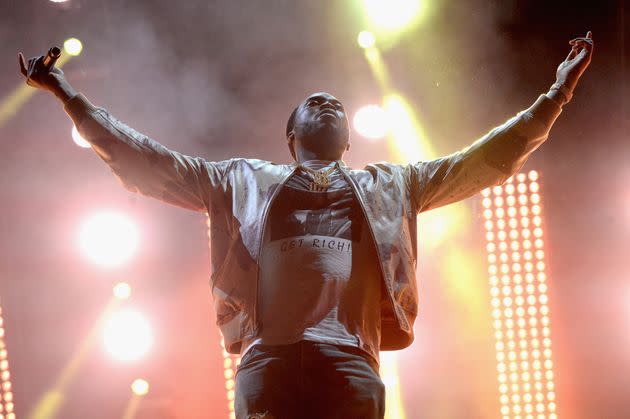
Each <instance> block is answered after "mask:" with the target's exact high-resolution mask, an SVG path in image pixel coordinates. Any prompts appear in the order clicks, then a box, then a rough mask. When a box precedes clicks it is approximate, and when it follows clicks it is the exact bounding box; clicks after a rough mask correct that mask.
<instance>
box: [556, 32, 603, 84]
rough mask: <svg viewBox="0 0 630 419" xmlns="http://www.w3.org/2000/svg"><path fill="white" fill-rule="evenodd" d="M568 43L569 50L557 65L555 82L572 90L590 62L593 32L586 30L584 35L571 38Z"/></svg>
mask: <svg viewBox="0 0 630 419" xmlns="http://www.w3.org/2000/svg"><path fill="white" fill-rule="evenodd" d="M569 44H570V45H571V52H569V55H568V56H567V58H566V59H565V60H564V61H563V62H561V63H560V65H559V66H558V70H557V71H556V83H558V84H561V85H564V86H565V87H566V88H567V89H568V90H569V92H572V91H573V89H575V86H576V85H577V82H578V80H579V79H580V76H582V73H584V70H586V68H587V67H588V65H589V64H590V63H591V57H592V55H593V46H594V43H593V34H592V32H591V31H588V32H587V34H586V37H584V38H575V39H572V40H571V41H569Z"/></svg>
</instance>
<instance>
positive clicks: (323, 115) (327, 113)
mask: <svg viewBox="0 0 630 419" xmlns="http://www.w3.org/2000/svg"><path fill="white" fill-rule="evenodd" d="M317 118H318V119H320V118H333V119H337V113H336V112H335V111H333V110H332V109H324V110H323V111H320V112H319V113H318V114H317Z"/></svg>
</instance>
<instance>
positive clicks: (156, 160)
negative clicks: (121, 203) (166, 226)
mask: <svg viewBox="0 0 630 419" xmlns="http://www.w3.org/2000/svg"><path fill="white" fill-rule="evenodd" d="M65 110H66V112H67V113H68V115H69V116H70V117H71V118H72V120H73V121H74V124H75V126H76V127H77V130H78V131H79V133H80V134H81V136H83V138H84V139H85V140H86V141H88V142H89V143H90V144H91V145H92V149H93V150H94V151H95V152H96V154H97V155H98V156H99V157H100V158H101V159H103V161H105V163H107V164H108V165H109V167H110V168H111V170H112V172H113V173H114V174H115V175H116V176H117V177H118V178H119V179H120V181H121V182H122V183H123V185H124V186H125V187H126V188H127V189H128V190H130V191H132V192H138V193H141V194H143V195H147V196H151V197H154V198H157V199H159V200H162V201H165V202H168V203H170V204H173V205H177V206H180V207H183V208H188V209H191V210H195V211H207V208H208V203H209V199H210V196H211V194H212V191H214V190H217V189H218V188H221V187H224V186H225V185H223V182H224V181H225V178H226V176H225V175H226V172H227V171H228V170H229V168H230V166H231V160H225V161H221V162H209V161H206V160H204V159H202V158H199V157H189V156H186V155H183V154H181V153H178V152H175V151H172V150H169V149H168V148H166V147H164V146H163V145H161V144H159V143H158V142H156V141H154V140H152V139H151V138H149V137H147V136H146V135H143V134H141V133H139V132H137V131H136V130H134V129H133V128H130V127H128V126H127V125H125V124H123V123H122V122H120V121H118V120H117V119H116V118H114V117H113V116H111V115H110V114H109V113H108V112H107V111H106V110H105V109H102V108H97V107H95V106H93V105H92V104H91V103H90V102H89V101H88V100H87V99H86V98H85V96H83V95H82V94H78V95H76V96H74V97H73V98H72V99H70V100H69V101H68V102H67V103H66V105H65Z"/></svg>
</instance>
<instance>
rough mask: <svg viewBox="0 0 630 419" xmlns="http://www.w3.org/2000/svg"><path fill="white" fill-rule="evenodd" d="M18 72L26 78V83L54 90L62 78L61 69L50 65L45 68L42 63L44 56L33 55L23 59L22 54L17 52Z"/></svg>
mask: <svg viewBox="0 0 630 419" xmlns="http://www.w3.org/2000/svg"><path fill="white" fill-rule="evenodd" d="M18 62H19V64H20V72H21V73H22V75H23V76H24V77H25V78H26V84H28V85H29V86H32V87H36V88H38V89H44V90H50V91H52V92H54V91H55V90H56V89H58V88H59V84H60V83H61V82H62V80H63V79H64V75H63V71H61V70H60V69H58V68H56V67H54V66H52V67H51V68H47V67H46V66H45V65H44V56H43V55H42V56H39V57H34V58H31V59H29V60H28V63H26V61H25V60H24V55H22V53H21V52H20V53H18Z"/></svg>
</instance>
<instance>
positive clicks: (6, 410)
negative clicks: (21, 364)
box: [0, 307, 15, 419]
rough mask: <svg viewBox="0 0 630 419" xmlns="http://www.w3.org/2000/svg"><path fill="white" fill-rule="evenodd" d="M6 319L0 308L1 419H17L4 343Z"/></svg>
mask: <svg viewBox="0 0 630 419" xmlns="http://www.w3.org/2000/svg"><path fill="white" fill-rule="evenodd" d="M4 335H5V331H4V319H3V317H2V307H0V382H1V383H2V384H0V387H1V388H2V390H1V391H0V394H1V395H2V398H1V399H0V419H15V413H14V410H15V406H14V405H13V391H12V386H11V373H10V372H9V360H8V352H7V345H6V343H5V342H4Z"/></svg>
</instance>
